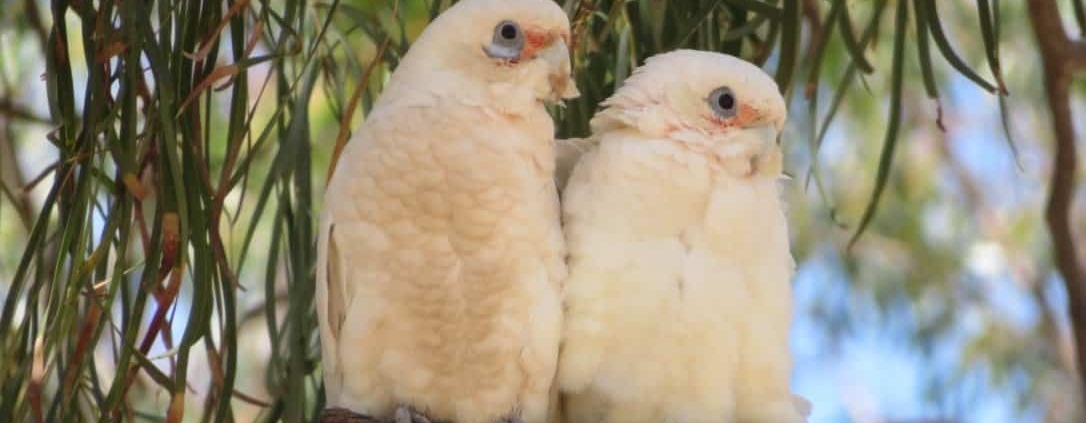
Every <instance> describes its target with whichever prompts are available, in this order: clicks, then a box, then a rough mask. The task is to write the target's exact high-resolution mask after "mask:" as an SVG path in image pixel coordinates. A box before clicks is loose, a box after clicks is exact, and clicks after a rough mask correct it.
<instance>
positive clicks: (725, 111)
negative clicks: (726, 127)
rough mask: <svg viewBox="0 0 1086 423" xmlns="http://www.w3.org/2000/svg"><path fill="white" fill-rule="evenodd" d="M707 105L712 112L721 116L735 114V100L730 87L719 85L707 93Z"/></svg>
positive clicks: (725, 116)
mask: <svg viewBox="0 0 1086 423" xmlns="http://www.w3.org/2000/svg"><path fill="white" fill-rule="evenodd" d="M708 101H709V106H710V107H712V108H713V112H714V113H716V114H717V116H720V117H722V118H730V117H732V116H735V111H736V100H735V93H733V92H732V90H731V88H728V87H720V88H717V89H715V90H713V92H712V93H711V94H709V99H708Z"/></svg>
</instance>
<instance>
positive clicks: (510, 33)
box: [492, 21, 525, 50]
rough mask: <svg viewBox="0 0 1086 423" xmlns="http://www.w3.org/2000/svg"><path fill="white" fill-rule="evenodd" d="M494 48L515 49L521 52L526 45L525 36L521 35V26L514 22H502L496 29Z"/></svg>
mask: <svg viewBox="0 0 1086 423" xmlns="http://www.w3.org/2000/svg"><path fill="white" fill-rule="evenodd" d="M492 42H493V43H494V46H501V47H505V48H515V49H517V50H520V48H521V47H523V44H525V35H523V33H521V30H520V26H519V25H517V23H516V22H513V21H502V22H501V23H498V24H497V26H495V27H494V39H493V40H492Z"/></svg>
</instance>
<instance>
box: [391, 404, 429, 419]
mask: <svg viewBox="0 0 1086 423" xmlns="http://www.w3.org/2000/svg"><path fill="white" fill-rule="evenodd" d="M392 421H393V423H430V419H429V418H427V417H426V416H424V415H423V414H422V413H419V412H418V411H415V410H414V409H412V408H411V407H407V406H400V408H397V409H396V414H395V415H394V416H393V419H392Z"/></svg>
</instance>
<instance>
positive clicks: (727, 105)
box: [716, 93, 735, 110]
mask: <svg viewBox="0 0 1086 423" xmlns="http://www.w3.org/2000/svg"><path fill="white" fill-rule="evenodd" d="M716 102H717V104H718V105H720V108H721V109H724V110H729V109H731V108H732V107H735V97H733V96H732V95H731V94H727V93H725V94H721V95H720V98H718V99H717V100H716Z"/></svg>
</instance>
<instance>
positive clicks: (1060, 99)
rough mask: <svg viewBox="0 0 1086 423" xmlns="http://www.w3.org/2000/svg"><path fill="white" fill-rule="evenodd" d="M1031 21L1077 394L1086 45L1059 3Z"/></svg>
mask: <svg viewBox="0 0 1086 423" xmlns="http://www.w3.org/2000/svg"><path fill="white" fill-rule="evenodd" d="M1027 4H1028V5H1029V17H1030V22H1031V24H1032V26H1033V32H1034V35H1035V36H1036V38H1037V44H1038V47H1040V51H1041V62H1042V65H1043V67H1044V79H1045V81H1044V83H1045V92H1046V94H1047V96H1048V107H1049V109H1050V112H1051V114H1052V126H1053V129H1054V133H1055V136H1056V140H1055V151H1054V153H1053V154H1054V158H1053V169H1052V183H1051V186H1050V188H1049V197H1048V205H1047V208H1046V210H1045V220H1046V222H1047V224H1048V231H1049V234H1050V235H1051V236H1052V246H1053V249H1054V253H1055V259H1056V267H1057V268H1058V269H1059V272H1060V274H1061V275H1062V276H1063V281H1064V285H1065V286H1066V289H1067V301H1068V310H1069V313H1070V315H1071V316H1070V317H1071V325H1072V330H1073V332H1074V335H1075V356H1076V363H1077V365H1078V373H1079V378H1078V379H1079V394H1080V395H1086V390H1083V389H1082V382H1083V381H1084V380H1086V377H1083V375H1084V374H1086V373H1084V372H1086V271H1084V270H1083V266H1082V263H1081V262H1080V261H1079V258H1078V249H1077V247H1076V246H1075V235H1074V233H1073V231H1072V227H1071V209H1072V205H1073V204H1072V202H1073V198H1074V192H1075V169H1076V167H1077V166H1078V163H1077V156H1076V154H1077V152H1076V151H1075V128H1074V122H1073V121H1072V118H1071V102H1070V97H1069V94H1068V90H1069V88H1070V85H1071V79H1072V78H1073V77H1074V74H1073V73H1074V72H1075V71H1076V70H1083V69H1084V68H1086V66H1083V62H1086V53H1084V52H1086V47H1084V46H1083V41H1072V40H1071V39H1070V38H1068V36H1067V32H1066V30H1065V29H1064V28H1063V23H1062V22H1061V20H1060V12H1059V9H1058V8H1057V6H1056V2H1055V0H1030V1H1029V2H1027Z"/></svg>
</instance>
